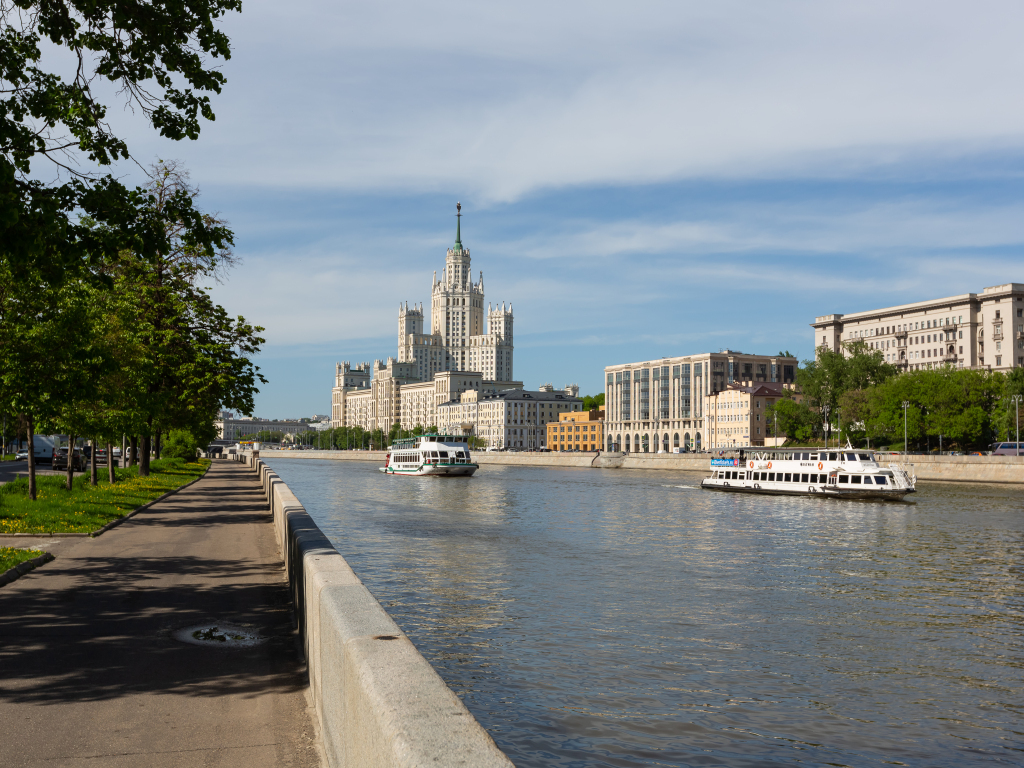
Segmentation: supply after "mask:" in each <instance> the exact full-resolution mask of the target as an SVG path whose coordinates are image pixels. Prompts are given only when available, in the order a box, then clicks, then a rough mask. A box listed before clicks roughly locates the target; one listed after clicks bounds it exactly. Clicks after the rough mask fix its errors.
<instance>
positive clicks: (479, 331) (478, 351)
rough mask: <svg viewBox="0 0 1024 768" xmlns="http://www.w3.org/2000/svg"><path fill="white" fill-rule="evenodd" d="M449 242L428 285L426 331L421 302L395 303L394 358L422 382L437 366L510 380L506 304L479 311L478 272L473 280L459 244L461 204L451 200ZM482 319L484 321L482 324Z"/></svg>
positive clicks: (481, 284)
mask: <svg viewBox="0 0 1024 768" xmlns="http://www.w3.org/2000/svg"><path fill="white" fill-rule="evenodd" d="M456 208H457V210H458V213H457V220H458V224H457V225H456V229H455V245H454V246H452V247H451V248H449V249H448V252H447V254H446V256H445V265H444V269H443V270H441V279H440V280H438V278H437V272H434V278H433V281H432V283H431V287H430V332H429V333H424V332H423V328H424V320H425V318H424V316H423V305H422V304H419V305H416V304H414V305H413V306H412V308H411V309H410V308H409V304H408V302H406V303H405V304H403V305H399V308H398V362H401V363H411V364H412V365H413V368H414V370H415V373H416V376H417V377H418V378H419V379H420V380H421V381H428V380H429V379H430V378H431V377H432V376H433V375H434V374H435V373H440V372H441V371H473V372H476V373H479V374H481V376H482V377H483V378H484V379H486V380H488V381H511V380H512V352H513V345H512V325H513V316H512V305H511V304H509V306H508V309H506V308H505V303H504V302H502V304H501V306H500V307H498V306H495V307H494V308H493V309H492V308H491V306H490V305H489V304H488V305H487V306H486V316H485V314H484V312H485V307H484V303H485V302H484V274H483V272H480V279H479V281H478V282H475V283H474V282H473V270H472V268H471V265H470V256H469V249H468V248H464V247H463V245H462V205H461V204H457V205H456ZM485 320H486V322H487V326H486V328H485V327H484V321H485Z"/></svg>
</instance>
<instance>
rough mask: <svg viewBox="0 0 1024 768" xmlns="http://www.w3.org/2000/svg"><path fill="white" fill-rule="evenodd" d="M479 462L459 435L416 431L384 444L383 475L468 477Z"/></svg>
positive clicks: (381, 468)
mask: <svg viewBox="0 0 1024 768" xmlns="http://www.w3.org/2000/svg"><path fill="white" fill-rule="evenodd" d="M479 468H480V465H479V464H474V463H473V461H472V459H471V458H470V455H469V445H468V444H467V443H466V439H465V438H463V437H457V436H454V435H420V436H419V437H409V438H403V439H401V440H396V441H395V443H394V445H392V446H391V447H390V448H388V453H387V458H386V459H385V461H384V466H383V467H378V469H379V470H380V471H381V472H383V473H384V474H386V475H439V476H441V477H468V476H470V475H472V474H473V473H474V472H476V471H477V469H479Z"/></svg>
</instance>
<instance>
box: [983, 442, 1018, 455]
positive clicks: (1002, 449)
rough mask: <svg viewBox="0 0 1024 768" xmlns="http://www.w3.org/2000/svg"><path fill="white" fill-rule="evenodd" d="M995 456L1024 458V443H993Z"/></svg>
mask: <svg viewBox="0 0 1024 768" xmlns="http://www.w3.org/2000/svg"><path fill="white" fill-rule="evenodd" d="M991 450H992V455H993V456H1024V443H992V447H991Z"/></svg>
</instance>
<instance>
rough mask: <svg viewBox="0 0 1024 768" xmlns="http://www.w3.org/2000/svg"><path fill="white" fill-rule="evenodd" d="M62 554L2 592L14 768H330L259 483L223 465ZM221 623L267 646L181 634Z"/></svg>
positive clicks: (5, 761)
mask: <svg viewBox="0 0 1024 768" xmlns="http://www.w3.org/2000/svg"><path fill="white" fill-rule="evenodd" d="M58 538H59V537H58ZM4 543H11V544H13V543H14V542H13V540H10V539H6V540H4ZM28 543H29V542H28V541H17V544H16V546H24V545H26V544H28ZM37 544H38V546H40V547H42V548H46V541H45V540H41V541H40V542H37ZM55 554H56V555H57V559H56V560H55V561H53V562H51V563H48V564H46V565H44V566H42V567H41V568H38V569H36V570H35V571H32V572H31V573H29V574H28V575H26V576H23V577H22V578H21V579H19V580H18V581H16V582H13V583H12V584H9V585H7V586H5V587H0V764H2V765H3V766H5V768H16V767H21V766H69V767H70V766H75V767H78V766H97V767H100V766H103V767H105V766H118V767H120V766H125V767H127V766H138V765H145V766H155V767H156V768H164V767H165V766H167V767H175V768H176V767H178V766H244V767H245V768H255V766H319V765H320V764H321V763H320V750H319V748H318V745H317V743H316V740H315V730H314V725H313V721H312V718H311V717H310V710H308V709H307V699H306V690H307V682H306V678H305V669H304V667H303V665H302V663H301V661H300V658H299V653H298V650H297V644H296V636H295V633H294V631H293V629H292V625H291V607H290V602H289V596H288V592H287V588H286V584H285V581H284V573H283V569H282V565H281V560H280V557H279V554H278V550H277V545H276V542H275V539H274V534H273V530H272V527H271V522H270V516H269V513H268V512H267V510H266V504H265V502H264V500H263V496H262V493H261V490H260V488H259V486H258V485H257V483H256V481H255V480H254V479H253V476H252V475H251V474H250V473H247V472H245V471H244V470H243V469H242V468H241V467H239V466H238V465H237V464H234V463H233V462H232V463H229V462H227V461H217V462H215V463H214V465H213V467H212V468H211V470H210V472H209V473H208V474H207V476H206V477H205V478H204V479H203V480H201V481H200V482H198V483H196V484H195V485H193V486H191V487H189V488H187V489H185V490H184V491H182V492H181V493H179V494H176V495H174V496H171V497H170V498H168V499H166V500H165V501H163V502H160V503H159V504H157V505H154V506H153V507H151V508H150V509H149V510H147V511H146V512H143V513H141V514H139V515H137V516H135V517H134V518H132V519H131V520H128V521H127V522H125V523H124V524H123V525H121V526H119V527H117V528H115V529H113V530H111V531H109V532H108V533H105V534H103V535H102V536H100V537H98V538H95V539H88V538H80V539H61V540H60V546H59V547H57V548H55ZM225 624H230V625H236V626H238V627H241V628H242V629H244V630H245V632H247V633H251V634H256V635H258V636H259V637H260V638H262V639H263V642H262V643H261V644H258V645H255V646H253V647H237V648H236V647H227V645H226V644H217V643H215V644H213V645H207V646H200V645H195V644H189V643H186V642H181V641H180V640H178V639H175V637H174V633H175V631H176V630H180V629H183V628H189V629H191V628H193V627H195V626H200V625H201V626H218V627H223V626H224V625H225ZM186 634H190V633H186Z"/></svg>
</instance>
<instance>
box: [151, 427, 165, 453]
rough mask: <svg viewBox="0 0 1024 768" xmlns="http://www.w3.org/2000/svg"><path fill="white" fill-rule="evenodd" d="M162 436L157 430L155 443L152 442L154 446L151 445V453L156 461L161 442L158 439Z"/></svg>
mask: <svg viewBox="0 0 1024 768" xmlns="http://www.w3.org/2000/svg"><path fill="white" fill-rule="evenodd" d="M162 436H163V435H162V433H161V432H160V431H159V430H157V433H156V441H155V442H154V445H153V448H154V450H153V453H154V455H155V458H157V459H159V458H160V443H161V442H163V441H162V440H161V439H160V438H161V437H162Z"/></svg>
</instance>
